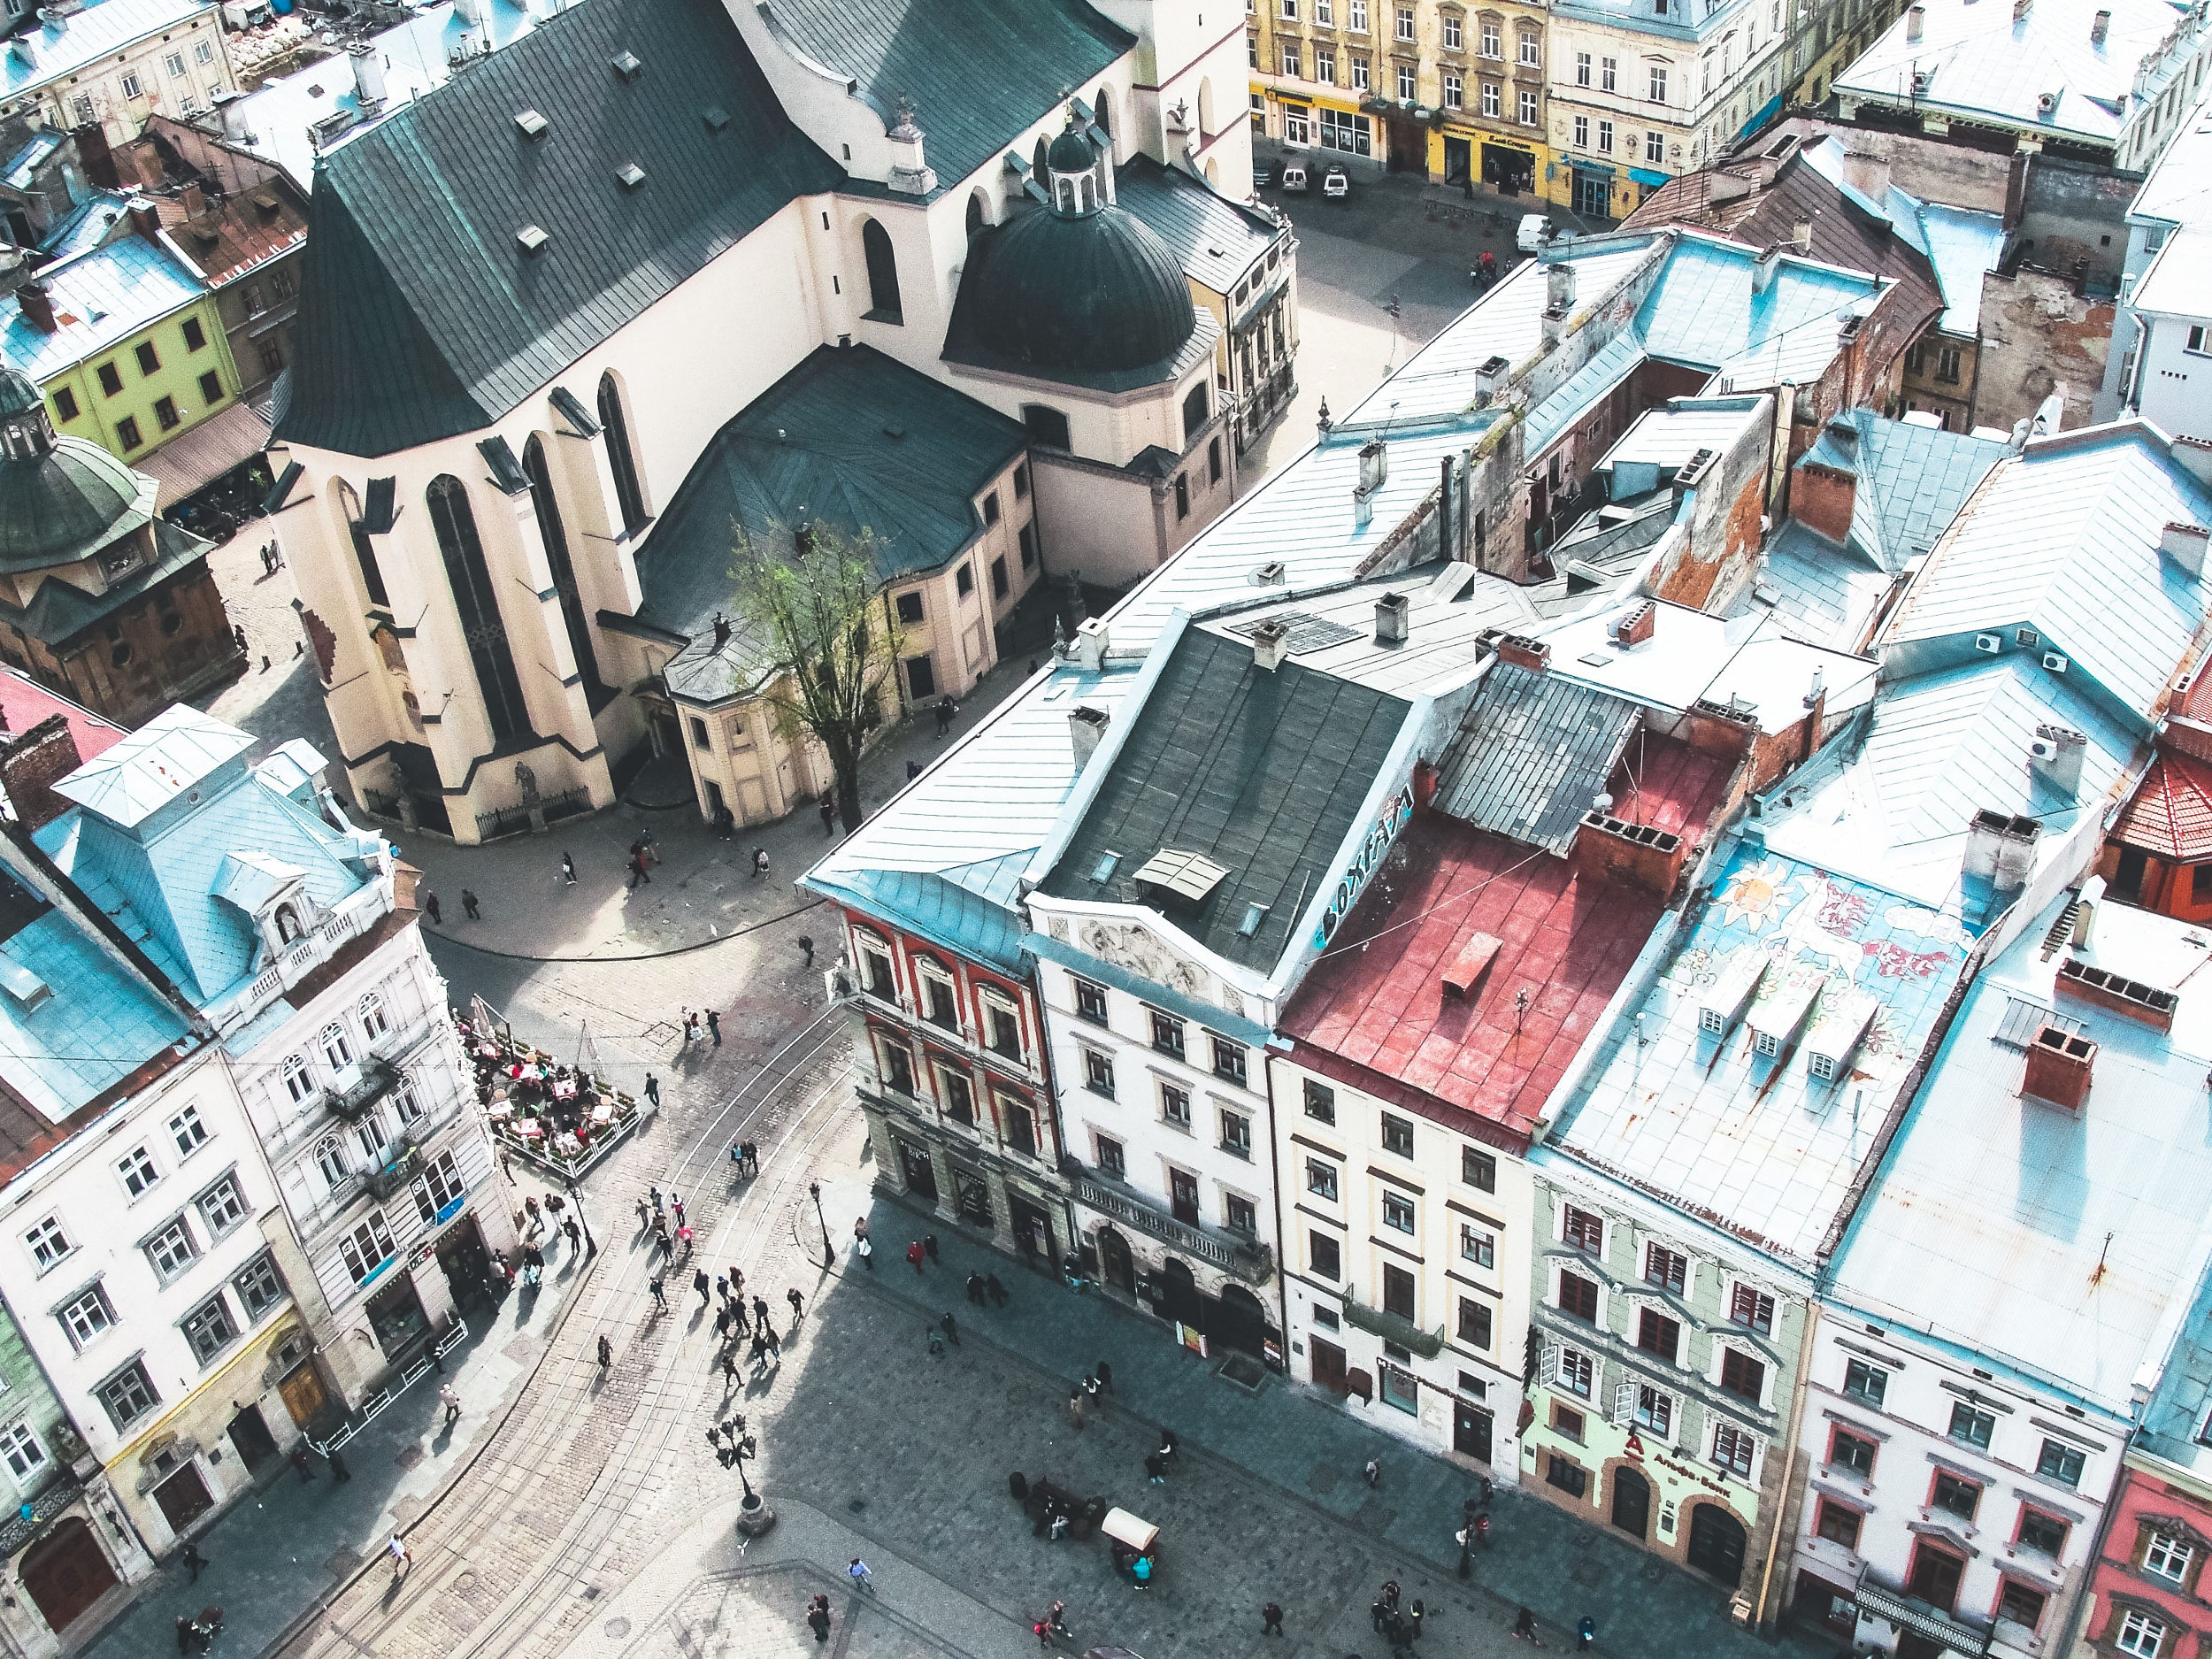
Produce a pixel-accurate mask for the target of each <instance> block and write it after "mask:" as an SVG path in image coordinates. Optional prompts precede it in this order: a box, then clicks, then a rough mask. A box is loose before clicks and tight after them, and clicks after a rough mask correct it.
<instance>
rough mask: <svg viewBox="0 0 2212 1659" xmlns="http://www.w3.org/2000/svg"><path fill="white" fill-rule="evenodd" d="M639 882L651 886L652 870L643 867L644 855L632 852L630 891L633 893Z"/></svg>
mask: <svg viewBox="0 0 2212 1659" xmlns="http://www.w3.org/2000/svg"><path fill="white" fill-rule="evenodd" d="M640 882H643V883H644V884H645V885H646V886H647V887H650V886H652V885H653V872H651V871H649V870H648V869H647V868H646V867H645V855H644V854H643V853H640V852H634V853H632V854H631V855H630V891H631V892H633V893H635V892H636V891H637V890H638V884H639V883H640Z"/></svg>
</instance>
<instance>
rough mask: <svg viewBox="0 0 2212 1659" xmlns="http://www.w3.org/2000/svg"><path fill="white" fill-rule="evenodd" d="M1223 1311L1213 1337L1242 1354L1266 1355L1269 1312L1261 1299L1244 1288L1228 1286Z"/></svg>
mask: <svg viewBox="0 0 2212 1659" xmlns="http://www.w3.org/2000/svg"><path fill="white" fill-rule="evenodd" d="M1220 1307H1221V1311H1220V1313H1219V1314H1218V1315H1217V1317H1216V1318H1215V1319H1214V1328H1213V1329H1212V1330H1211V1331H1210V1332H1208V1333H1207V1334H1208V1335H1209V1336H1211V1337H1212V1338H1214V1339H1215V1340H1217V1341H1219V1342H1221V1343H1223V1344H1225V1346H1227V1347H1229V1348H1236V1349H1238V1350H1239V1351H1240V1352H1242V1353H1246V1354H1260V1353H1263V1352H1265V1351H1266V1349H1265V1344H1266V1341H1267V1310H1266V1309H1265V1308H1263V1307H1262V1306H1261V1305H1260V1299H1259V1298H1258V1297H1257V1296H1255V1295H1254V1294H1252V1293H1251V1292H1250V1291H1248V1290H1247V1289H1245V1287H1244V1286H1241V1285H1224V1286H1222V1287H1221V1303H1220Z"/></svg>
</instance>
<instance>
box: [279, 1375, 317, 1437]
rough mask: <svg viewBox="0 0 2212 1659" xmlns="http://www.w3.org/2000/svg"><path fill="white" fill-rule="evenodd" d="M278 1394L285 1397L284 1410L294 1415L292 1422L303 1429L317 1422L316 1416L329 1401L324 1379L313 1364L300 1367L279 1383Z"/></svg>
mask: <svg viewBox="0 0 2212 1659" xmlns="http://www.w3.org/2000/svg"><path fill="white" fill-rule="evenodd" d="M277 1393H278V1394H281V1395H283V1396H284V1409H286V1410H287V1411H288V1412H290V1413H291V1414H292V1421H293V1422H295V1423H296V1424H298V1425H300V1427H302V1428H305V1427H306V1426H307V1425H309V1424H310V1423H312V1422H313V1421H314V1420H315V1414H316V1413H317V1412H319V1411H320V1410H321V1409H323V1407H324V1405H325V1404H326V1403H327V1401H328V1396H327V1395H326V1394H324V1393H323V1379H322V1378H321V1376H320V1375H319V1373H318V1372H317V1371H316V1370H315V1367H314V1366H313V1365H312V1364H306V1365H302V1366H300V1367H299V1368H298V1369H297V1370H296V1371H294V1372H293V1373H292V1374H291V1375H290V1376H289V1377H287V1378H286V1379H284V1380H283V1381H282V1382H280V1383H279V1384H278V1385H277Z"/></svg>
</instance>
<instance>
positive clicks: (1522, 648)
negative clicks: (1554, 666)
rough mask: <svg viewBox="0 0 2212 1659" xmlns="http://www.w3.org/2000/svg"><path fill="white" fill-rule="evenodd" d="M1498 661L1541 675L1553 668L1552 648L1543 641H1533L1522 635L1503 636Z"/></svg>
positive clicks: (1498, 643)
mask: <svg viewBox="0 0 2212 1659" xmlns="http://www.w3.org/2000/svg"><path fill="white" fill-rule="evenodd" d="M1497 646H1498V660H1499V661H1500V662H1502V663H1511V664H1513V665H1514V666H1515V667H1516V668H1525V669H1527V670H1528V671H1529V672H1531V673H1535V674H1540V673H1542V672H1544V671H1545V670H1546V669H1547V668H1549V667H1550V666H1551V646H1550V644H1549V643H1548V641H1543V640H1532V639H1530V638H1529V637H1528V636H1527V635H1525V634H1500V635H1499V636H1498V641H1497Z"/></svg>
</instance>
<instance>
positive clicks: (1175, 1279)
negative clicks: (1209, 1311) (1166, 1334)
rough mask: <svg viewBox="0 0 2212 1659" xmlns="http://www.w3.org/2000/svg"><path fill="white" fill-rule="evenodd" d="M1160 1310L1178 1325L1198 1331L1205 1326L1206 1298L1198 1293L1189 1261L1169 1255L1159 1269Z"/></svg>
mask: <svg viewBox="0 0 2212 1659" xmlns="http://www.w3.org/2000/svg"><path fill="white" fill-rule="evenodd" d="M1160 1311H1161V1312H1162V1313H1163V1314H1164V1315H1166V1316H1167V1317H1169V1318H1171V1319H1172V1320H1174V1321H1175V1322H1176V1323H1177V1324H1178V1325H1189V1326H1191V1327H1192V1328H1193V1329H1194V1330H1200V1331H1202V1330H1204V1329H1205V1328H1206V1325H1205V1312H1206V1300H1205V1298H1204V1297H1202V1296H1201V1295H1200V1294H1198V1281H1197V1280H1196V1279H1193V1278H1192V1277H1191V1271H1190V1263H1188V1262H1186V1261H1185V1260H1183V1258H1182V1257H1181V1256H1169V1257H1168V1258H1167V1263H1166V1265H1164V1267H1162V1268H1161V1269H1160Z"/></svg>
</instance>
